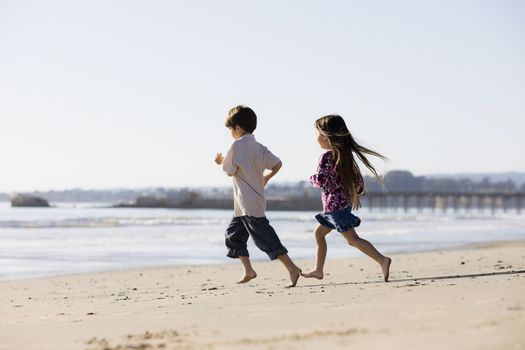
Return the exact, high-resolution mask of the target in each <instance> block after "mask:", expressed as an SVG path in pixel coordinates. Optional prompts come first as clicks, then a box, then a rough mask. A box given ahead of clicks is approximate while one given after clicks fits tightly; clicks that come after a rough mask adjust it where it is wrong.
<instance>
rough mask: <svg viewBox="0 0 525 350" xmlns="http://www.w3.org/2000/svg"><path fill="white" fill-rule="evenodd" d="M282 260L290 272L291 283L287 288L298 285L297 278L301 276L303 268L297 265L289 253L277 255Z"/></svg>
mask: <svg viewBox="0 0 525 350" xmlns="http://www.w3.org/2000/svg"><path fill="white" fill-rule="evenodd" d="M277 259H279V261H280V262H282V263H283V265H284V267H286V269H287V270H288V273H289V274H290V284H289V285H288V286H286V287H287V288H292V287H295V286H296V285H297V280H298V279H299V277H301V272H302V271H301V269H300V268H299V267H298V266H297V265H295V263H294V262H293V261H292V259H290V257H289V256H288V254H282V255H279V256H278V257H277Z"/></svg>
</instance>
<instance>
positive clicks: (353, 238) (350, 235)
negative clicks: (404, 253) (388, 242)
mask: <svg viewBox="0 0 525 350" xmlns="http://www.w3.org/2000/svg"><path fill="white" fill-rule="evenodd" d="M341 234H342V235H343V237H344V238H345V239H346V241H347V242H348V244H350V245H351V246H353V247H356V248H357V249H359V250H360V251H362V252H363V253H365V254H366V255H368V256H369V257H371V258H372V259H374V260H375V261H377V263H378V264H379V265H381V269H382V270H383V275H384V277H385V282H388V277H389V275H390V263H391V262H392V259H390V258H389V257H386V256H384V255H383V254H381V253H380V252H379V251H378V250H377V249H376V248H375V247H374V246H373V245H372V243H370V242H368V241H367V240H366V239H362V238H361V237H359V236H358V235H357V232H355V230H354V229H353V228H352V229H350V230H348V231H345V232H342V233H341Z"/></svg>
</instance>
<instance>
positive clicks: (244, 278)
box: [237, 271, 257, 284]
mask: <svg viewBox="0 0 525 350" xmlns="http://www.w3.org/2000/svg"><path fill="white" fill-rule="evenodd" d="M255 277H257V273H256V272H255V271H251V272H245V273H244V276H242V278H241V279H240V280H238V281H237V283H239V284H243V283H246V282H249V281H251V280H253V279H254V278H255Z"/></svg>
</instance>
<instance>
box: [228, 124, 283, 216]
mask: <svg viewBox="0 0 525 350" xmlns="http://www.w3.org/2000/svg"><path fill="white" fill-rule="evenodd" d="M280 161H281V160H280V159H279V158H277V157H276V156H275V155H274V154H273V153H272V152H270V150H268V148H266V147H265V146H264V145H261V144H260V143H259V142H257V141H255V137H254V136H253V135H252V134H246V135H244V136H242V137H241V138H240V139H238V140H235V141H234V142H233V143H232V145H231V146H230V149H229V150H228V152H227V153H226V156H225V157H224V160H223V162H222V169H223V170H224V172H226V173H227V174H228V175H233V177H232V178H233V210H234V215H235V216H244V215H248V216H254V217H257V218H259V217H263V216H265V213H264V212H265V210H266V198H265V197H264V179H263V173H264V170H265V169H272V168H273V167H274V166H276V165H277V164H278V163H279V162H280ZM237 168H238V170H237ZM234 174H235V175H234Z"/></svg>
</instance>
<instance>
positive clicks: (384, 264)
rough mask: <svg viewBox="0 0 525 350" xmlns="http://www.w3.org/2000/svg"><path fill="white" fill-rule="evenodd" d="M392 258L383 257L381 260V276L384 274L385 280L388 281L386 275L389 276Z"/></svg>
mask: <svg viewBox="0 0 525 350" xmlns="http://www.w3.org/2000/svg"><path fill="white" fill-rule="evenodd" d="M391 263H392V259H390V258H387V257H385V258H384V259H383V262H381V264H380V265H381V269H382V270H383V276H385V282H388V277H390V264H391Z"/></svg>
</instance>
